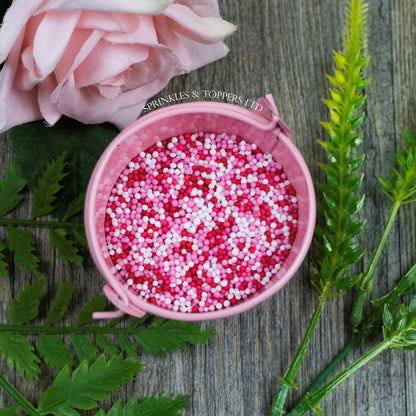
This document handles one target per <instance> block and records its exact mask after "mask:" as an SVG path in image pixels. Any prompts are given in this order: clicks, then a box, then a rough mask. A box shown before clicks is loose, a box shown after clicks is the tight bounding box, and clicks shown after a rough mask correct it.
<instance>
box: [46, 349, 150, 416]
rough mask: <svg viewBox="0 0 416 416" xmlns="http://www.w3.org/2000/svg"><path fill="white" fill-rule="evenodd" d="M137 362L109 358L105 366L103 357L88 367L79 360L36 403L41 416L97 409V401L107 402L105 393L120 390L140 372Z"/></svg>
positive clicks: (64, 370)
mask: <svg viewBox="0 0 416 416" xmlns="http://www.w3.org/2000/svg"><path fill="white" fill-rule="evenodd" d="M141 367H142V365H141V364H140V363H139V362H136V361H131V360H123V359H121V358H113V359H111V360H110V361H108V363H107V362H106V360H105V358H104V357H103V356H100V357H98V358H97V360H96V361H95V362H94V363H93V364H92V365H91V366H88V363H87V362H86V361H83V362H82V363H81V364H80V365H79V367H77V368H76V369H75V371H74V372H73V373H72V374H71V372H70V370H69V367H68V366H67V367H65V368H64V369H63V370H62V371H61V372H60V373H59V374H58V376H57V378H56V379H55V380H54V382H53V383H52V385H51V386H50V387H49V388H48V389H47V390H46V391H45V393H44V394H43V395H42V396H41V398H40V400H39V411H40V413H41V414H43V415H46V414H53V415H56V416H61V415H72V414H75V413H74V409H83V410H89V409H94V408H95V407H97V401H98V400H104V399H107V398H108V397H109V396H110V395H109V392H111V391H116V390H120V389H121V385H122V384H125V383H127V382H129V381H130V380H132V379H133V378H134V377H135V375H136V373H137V372H139V371H140V369H141Z"/></svg>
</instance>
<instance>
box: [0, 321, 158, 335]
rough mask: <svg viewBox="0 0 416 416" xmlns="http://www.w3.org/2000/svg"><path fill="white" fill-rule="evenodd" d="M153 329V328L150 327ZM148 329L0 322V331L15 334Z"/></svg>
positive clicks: (126, 332) (122, 332) (85, 332)
mask: <svg viewBox="0 0 416 416" xmlns="http://www.w3.org/2000/svg"><path fill="white" fill-rule="evenodd" d="M152 330H153V331H155V328H153V329H152ZM146 331H148V329H147V328H134V327H125V328H122V327H112V326H46V325H45V326H34V325H33V326H31V325H4V324H0V333H1V332H9V333H10V332H11V333H17V334H31V335H35V334H123V335H128V334H134V335H137V334H140V333H145V332H146Z"/></svg>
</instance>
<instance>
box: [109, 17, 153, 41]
mask: <svg viewBox="0 0 416 416" xmlns="http://www.w3.org/2000/svg"><path fill="white" fill-rule="evenodd" d="M137 21H138V26H137V29H136V30H135V31H134V32H132V33H115V32H113V33H108V32H107V33H105V34H104V36H103V38H104V39H106V40H107V41H108V42H112V43H140V44H142V45H157V44H158V39H157V35H156V30H155V27H154V23H153V17H152V16H146V15H144V16H137Z"/></svg>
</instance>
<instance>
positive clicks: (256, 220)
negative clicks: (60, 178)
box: [104, 132, 298, 313]
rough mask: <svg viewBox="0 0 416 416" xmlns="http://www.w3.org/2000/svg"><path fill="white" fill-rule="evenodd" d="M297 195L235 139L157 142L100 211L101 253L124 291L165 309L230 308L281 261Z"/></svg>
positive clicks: (275, 169) (255, 151)
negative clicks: (103, 251)
mask: <svg viewBox="0 0 416 416" xmlns="http://www.w3.org/2000/svg"><path fill="white" fill-rule="evenodd" d="M297 220H298V205H297V198H296V191H295V189H294V188H293V186H292V185H291V183H290V181H289V178H288V177H287V175H286V174H285V173H284V171H283V167H282V165H280V164H279V163H277V162H276V161H275V160H273V158H272V156H271V155H268V154H263V153H262V152H261V150H260V149H259V148H258V147H257V146H256V145H254V144H250V143H249V142H247V141H245V140H243V139H241V138H240V137H237V136H236V135H227V134H215V133H203V132H199V133H195V134H190V133H186V134H183V135H179V136H177V137H171V138H169V139H166V140H163V141H159V142H157V143H156V144H155V145H154V146H151V147H150V148H148V149H147V150H146V151H143V152H140V153H139V154H138V155H137V156H136V157H134V158H133V159H132V160H131V161H130V162H129V163H128V164H127V166H126V168H125V169H123V171H122V172H121V174H120V176H119V178H118V180H117V181H116V183H115V184H114V187H113V189H112V191H111V193H110V197H109V199H108V204H107V208H106V218H105V224H104V227H105V234H106V241H107V247H108V252H109V254H110V257H111V259H112V261H113V263H114V265H115V268H116V270H117V271H118V273H119V275H120V277H121V279H122V280H124V281H125V282H126V285H127V287H128V290H129V291H131V292H132V293H134V294H136V295H137V296H139V297H141V298H143V299H144V300H146V301H147V302H149V303H152V304H155V305H157V306H160V307H162V308H166V309H168V310H174V311H180V312H185V313H189V312H190V313H203V312H208V311H214V310H220V309H223V308H228V307H232V306H233V305H235V304H236V303H239V302H244V300H245V299H247V297H249V296H252V295H253V294H254V293H256V292H257V291H259V290H261V289H262V288H263V287H264V286H265V285H266V284H267V283H268V282H270V280H271V279H272V278H273V276H274V275H275V274H276V273H277V272H278V271H279V270H280V269H281V267H282V265H283V263H284V261H285V260H286V258H287V257H288V256H289V253H290V250H291V247H292V244H293V242H294V241H295V237H296V233H297V229H298V221H297Z"/></svg>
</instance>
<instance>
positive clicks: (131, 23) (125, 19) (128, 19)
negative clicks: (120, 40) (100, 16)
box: [112, 13, 140, 33]
mask: <svg viewBox="0 0 416 416" xmlns="http://www.w3.org/2000/svg"><path fill="white" fill-rule="evenodd" d="M112 16H113V18H114V20H116V21H117V22H118V23H119V24H120V26H121V27H122V28H123V31H124V32H125V33H134V32H135V31H136V30H137V28H138V27H139V17H140V16H139V15H134V14H127V13H112Z"/></svg>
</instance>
